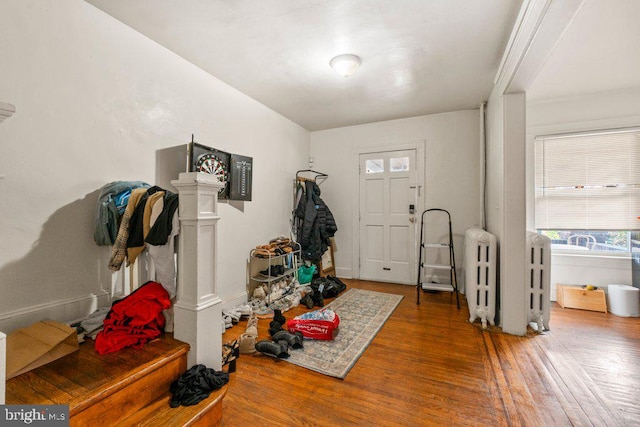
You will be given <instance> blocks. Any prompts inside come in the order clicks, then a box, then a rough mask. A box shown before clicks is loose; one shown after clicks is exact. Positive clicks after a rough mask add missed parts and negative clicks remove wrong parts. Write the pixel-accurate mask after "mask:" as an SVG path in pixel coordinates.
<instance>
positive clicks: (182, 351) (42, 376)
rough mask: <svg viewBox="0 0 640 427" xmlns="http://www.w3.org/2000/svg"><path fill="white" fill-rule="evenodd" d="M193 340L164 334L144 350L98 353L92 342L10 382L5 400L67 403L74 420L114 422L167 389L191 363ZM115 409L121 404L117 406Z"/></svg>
mask: <svg viewBox="0 0 640 427" xmlns="http://www.w3.org/2000/svg"><path fill="white" fill-rule="evenodd" d="M188 350H189V345H188V344H186V343H183V342H181V341H178V340H175V339H173V337H172V336H171V335H170V334H163V335H162V336H161V337H159V338H158V339H155V340H153V341H150V342H148V343H147V344H145V345H144V346H143V347H142V348H140V349H134V348H126V349H123V350H120V351H118V352H115V353H110V354H105V355H100V354H98V353H97V352H96V351H95V348H94V346H93V342H91V341H88V342H86V343H83V344H81V345H80V349H79V350H78V351H76V352H74V353H72V354H70V355H68V356H65V357H63V358H61V359H58V360H56V361H53V362H51V363H49V364H47V365H44V366H41V367H39V368H37V369H34V370H32V371H30V372H26V373H24V374H22V375H19V376H17V377H15V378H11V379H10V380H8V381H7V386H6V403H7V404H18V405H19V404H59V405H69V416H70V418H71V421H72V424H76V425H110V424H111V422H110V421H112V420H113V418H114V417H117V419H120V418H126V417H129V416H131V415H132V414H135V413H136V412H137V411H139V410H141V409H143V408H144V407H145V406H146V405H148V404H151V403H152V402H155V401H156V400H157V399H159V398H161V397H162V396H165V395H166V394H167V393H168V392H169V385H170V384H171V382H173V381H174V380H176V379H177V378H178V377H179V376H180V375H181V374H182V373H183V372H185V371H186V369H187V367H186V364H187V352H188ZM113 408H117V411H114V410H113Z"/></svg>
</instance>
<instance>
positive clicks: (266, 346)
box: [256, 340, 289, 359]
mask: <svg viewBox="0 0 640 427" xmlns="http://www.w3.org/2000/svg"><path fill="white" fill-rule="evenodd" d="M256 350H258V351H259V352H260V353H263V354H266V355H268V356H273V357H277V358H278V359H286V358H288V357H289V345H288V344H287V342H286V341H284V340H283V341H279V342H273V341H269V340H262V341H258V342H257V343H256Z"/></svg>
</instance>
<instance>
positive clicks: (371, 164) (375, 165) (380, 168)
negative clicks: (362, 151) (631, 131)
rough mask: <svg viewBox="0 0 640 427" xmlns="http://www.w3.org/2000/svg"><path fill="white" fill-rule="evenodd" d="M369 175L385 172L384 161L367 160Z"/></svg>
mask: <svg viewBox="0 0 640 427" xmlns="http://www.w3.org/2000/svg"><path fill="white" fill-rule="evenodd" d="M365 166H366V169H367V173H382V172H384V161H383V160H382V159H373V160H367V162H366V163H365Z"/></svg>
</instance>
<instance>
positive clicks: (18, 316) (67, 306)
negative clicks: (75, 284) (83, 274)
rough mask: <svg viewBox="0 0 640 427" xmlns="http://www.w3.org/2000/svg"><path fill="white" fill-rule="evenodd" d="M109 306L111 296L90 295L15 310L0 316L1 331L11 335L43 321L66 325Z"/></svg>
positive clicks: (103, 294)
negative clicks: (99, 308)
mask: <svg viewBox="0 0 640 427" xmlns="http://www.w3.org/2000/svg"><path fill="white" fill-rule="evenodd" d="M108 306H109V294H108V293H107V292H101V293H100V294H94V293H92V294H88V295H84V296H81V297H74V298H67V299H62V300H58V301H52V302H48V303H44V304H38V305H34V306H31V307H25V308H21V309H18V310H13V311H10V312H7V313H3V314H1V315H0V331H2V332H4V333H11V332H12V331H14V330H16V329H19V328H24V327H26V326H29V325H31V324H33V323H35V322H39V321H41V320H43V319H52V320H55V321H57V322H61V323H66V322H73V321H76V320H82V319H84V318H85V317H87V316H88V315H89V314H91V313H93V312H94V311H95V310H96V309H97V308H98V307H108Z"/></svg>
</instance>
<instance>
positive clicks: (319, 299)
mask: <svg viewBox="0 0 640 427" xmlns="http://www.w3.org/2000/svg"><path fill="white" fill-rule="evenodd" d="M311 299H312V300H313V305H314V306H318V307H324V297H323V296H322V292H320V291H314V292H313V295H312V296H311Z"/></svg>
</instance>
